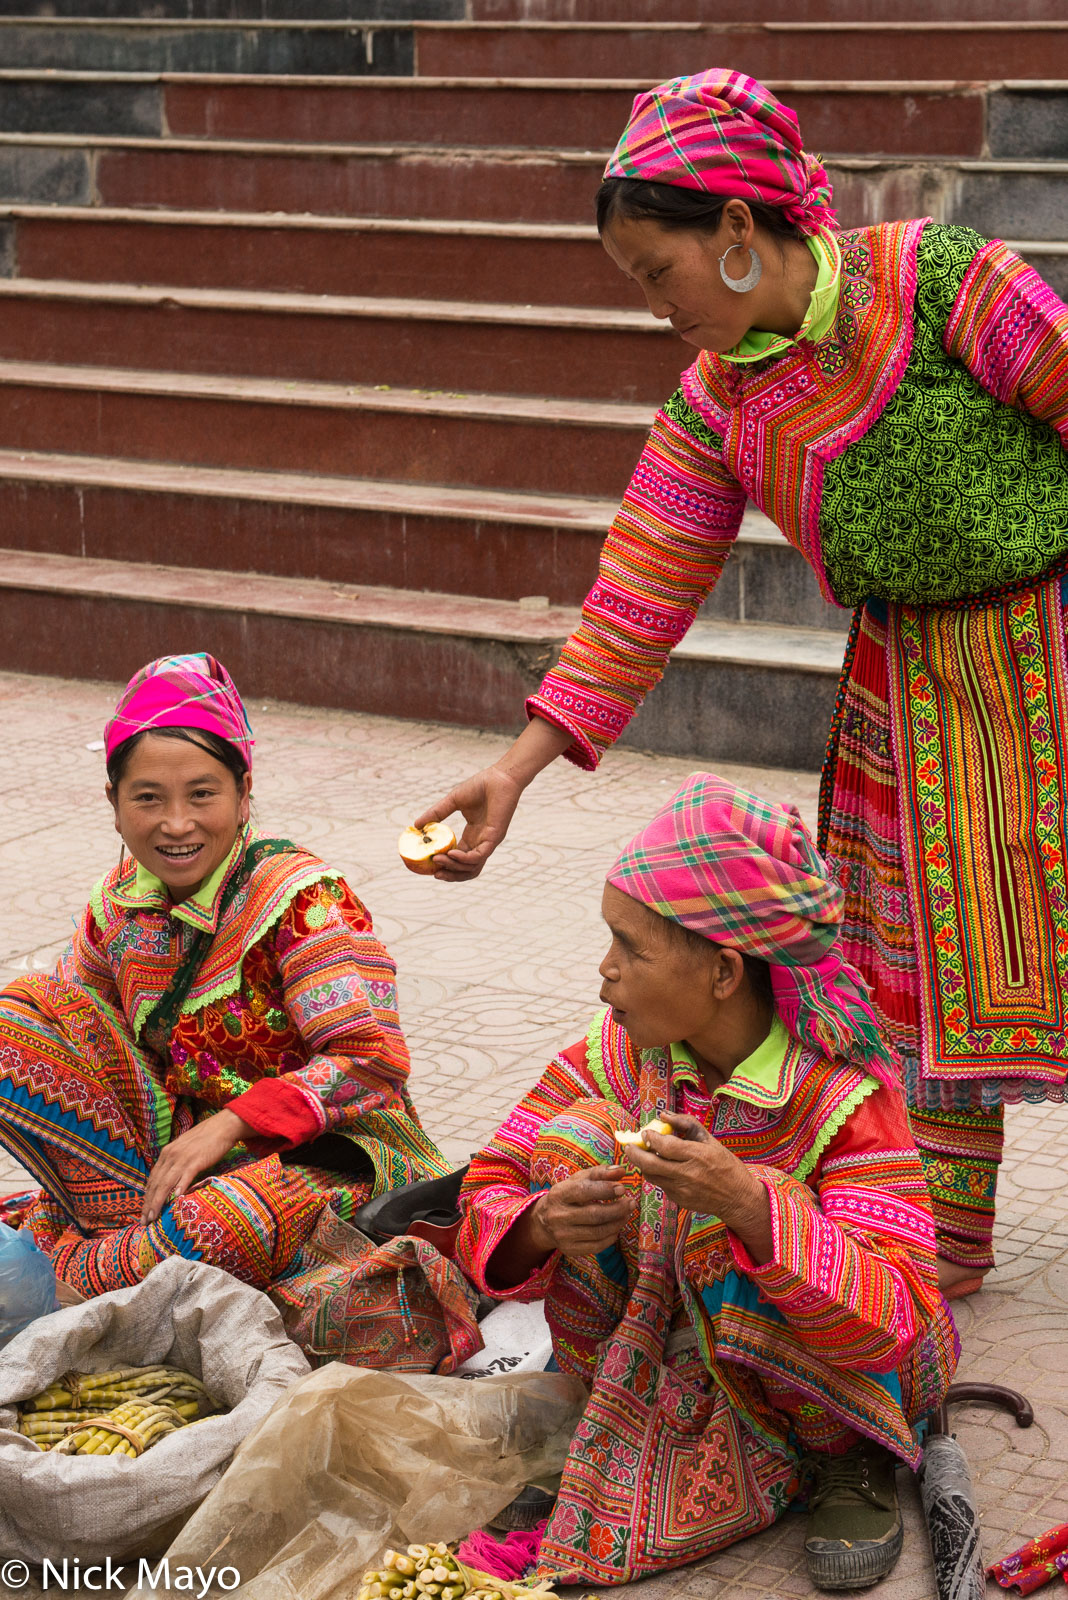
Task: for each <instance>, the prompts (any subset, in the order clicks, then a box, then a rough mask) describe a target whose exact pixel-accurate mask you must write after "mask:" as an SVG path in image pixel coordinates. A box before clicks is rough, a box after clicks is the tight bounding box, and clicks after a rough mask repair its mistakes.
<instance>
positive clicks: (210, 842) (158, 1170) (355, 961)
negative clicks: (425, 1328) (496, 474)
mask: <svg viewBox="0 0 1068 1600" xmlns="http://www.w3.org/2000/svg"><path fill="white" fill-rule="evenodd" d="M105 748H106V757H107V772H108V785H107V796H108V799H109V800H110V802H111V805H112V807H113V809H114V813H115V827H116V829H117V831H118V832H119V833H120V834H121V836H122V839H123V847H124V852H129V855H128V857H127V859H126V860H125V862H123V860H121V859H120V863H119V865H118V866H117V867H115V868H113V869H112V870H111V871H110V872H108V873H107V874H106V875H105V876H104V878H103V879H102V880H101V881H100V882H99V883H98V884H97V886H96V888H95V889H93V891H92V893H91V895H90V897H89V904H88V906H87V907H86V909H85V911H84V913H83V914H82V917H81V920H80V922H79V923H78V925H77V929H76V932H75V934H74V938H73V940H72V942H71V944H70V945H69V946H68V948H67V950H66V951H65V952H64V954H63V955H62V957H61V958H60V960H59V962H58V964H57V966H56V968H55V971H54V972H52V973H51V974H34V975H33V976H31V977H27V978H20V979H18V980H16V981H15V982H14V983H11V984H9V985H8V987H7V988H6V989H5V990H4V992H3V994H2V995H0V1145H3V1146H4V1147H5V1148H6V1149H7V1150H8V1151H9V1152H10V1153H11V1154H12V1155H13V1156H14V1157H15V1158H16V1159H17V1160H19V1161H21V1162H22V1163H23V1164H24V1165H25V1166H26V1167H28V1168H29V1170H30V1171H31V1172H32V1173H33V1174H34V1176H35V1177H36V1178H37V1179H38V1181H39V1182H40V1183H41V1185H42V1186H43V1187H42V1190H41V1192H40V1193H39V1194H37V1195H35V1196H33V1197H32V1198H31V1199H30V1200H29V1202H28V1204H27V1205H25V1206H23V1208H22V1209H21V1210H19V1211H18V1212H17V1220H18V1221H19V1222H20V1223H21V1224H22V1226H24V1227H27V1228H29V1229H30V1231H31V1232H32V1234H33V1237H34V1238H35V1239H36V1241H37V1243H38V1244H39V1245H40V1247H41V1249H42V1250H44V1251H45V1253H46V1254H47V1255H48V1256H49V1257H50V1259H51V1261H52V1263H53V1265H54V1267H55V1270H56V1273H57V1275H58V1277H59V1278H60V1279H61V1280H63V1281H64V1282H65V1283H67V1284H69V1285H71V1286H73V1287H74V1288H75V1289H77V1290H78V1291H80V1292H81V1293H82V1294H83V1295H94V1294H98V1293H101V1292H102V1291H104V1290H108V1289H117V1288H121V1287H123V1286H124V1285H127V1284H133V1283H137V1282H138V1281H139V1280H140V1279H141V1278H142V1277H144V1275H145V1274H146V1273H147V1272H148V1271H150V1269H151V1268H152V1267H153V1266H154V1265H155V1264H156V1263H157V1262H158V1261H160V1260H162V1259H163V1258H164V1257H166V1256H170V1255H181V1256H187V1257H189V1258H190V1259H192V1260H194V1261H207V1262H211V1263H213V1264H214V1265H216V1266H219V1267H224V1268H225V1269H226V1270H227V1271H228V1272H231V1273H233V1275H234V1276H235V1277H237V1278H240V1279H242V1280H243V1281H244V1282H246V1283H251V1284H254V1285H256V1286H257V1287H259V1288H262V1289H267V1288H273V1289H276V1290H278V1291H279V1293H280V1294H281V1297H282V1300H283V1302H286V1303H288V1301H287V1292H288V1291H287V1285H291V1286H295V1287H294V1289H293V1292H294V1293H295V1294H296V1293H299V1292H305V1293H306V1292H307V1290H308V1288H309V1286H310V1279H311V1280H313V1279H314V1272H313V1267H314V1259H312V1260H309V1259H308V1258H306V1257H305V1255H304V1254H303V1251H304V1247H305V1246H306V1245H307V1243H308V1241H309V1240H310V1238H311V1236H312V1233H313V1231H314V1230H315V1229H316V1227H317V1224H318V1223H319V1220H320V1217H321V1216H323V1215H324V1213H326V1212H327V1211H328V1210H329V1211H332V1212H333V1213H334V1214H335V1216H336V1217H338V1218H341V1219H347V1218H348V1217H349V1216H350V1215H351V1213H352V1212H353V1211H354V1210H355V1209H356V1207H358V1206H359V1205H360V1204H362V1203H363V1202H364V1201H365V1200H367V1199H368V1198H369V1197H370V1196H372V1195H373V1194H378V1193H380V1192H382V1191H383V1190H385V1189H389V1188H396V1187H397V1186H399V1185H401V1184H404V1183H408V1182H411V1181H413V1180H414V1179H416V1178H426V1177H437V1176H440V1175H441V1174H443V1173H444V1172H446V1171H447V1170H448V1166H447V1163H446V1162H445V1161H444V1159H443V1158H442V1156H441V1154H440V1153H439V1151H438V1150H437V1148H436V1146H435V1145H434V1144H433V1143H432V1142H431V1140H430V1139H429V1138H428V1137H427V1135H426V1134H425V1133H424V1132H423V1130H422V1128H421V1127H420V1125H419V1121H418V1118H417V1116H416V1114H415V1110H414V1108H413V1106H412V1103H411V1101H410V1099H409V1098H408V1093H407V1089H406V1087H405V1085H406V1080H407V1077H408V1051H407V1047H406V1045H405V1042H404V1036H403V1034H402V1033H401V1029H400V1023H399V1019H398V1016H397V995H396V982H395V968H394V965H393V962H392V960H391V959H390V956H389V954H388V952H387V951H386V950H385V948H384V947H383V945H382V944H381V943H380V942H379V940H378V939H377V937H376V936H375V933H374V930H373V927H372V924H371V918H370V916H369V915H368V913H367V911H366V910H365V909H364V907H363V906H362V905H361V903H360V901H359V900H358V899H357V898H356V896H355V895H354V894H353V893H352V891H351V889H349V887H348V886H347V884H346V883H345V881H344V879H343V878H342V877H341V876H340V875H339V874H338V873H337V872H334V871H332V870H331V869H330V868H329V867H327V866H326V865H325V863H324V862H322V861H320V860H319V859H318V858H317V857H316V856H314V855H311V854H309V853H308V852H307V851H305V850H301V849H298V848H297V846H296V845H293V844H290V843H289V842H288V840H285V839H271V838H261V837H259V836H258V835H257V834H256V833H254V832H253V831H252V829H251V827H250V823H249V804H250V791H251V786H252V776H251V762H252V734H251V730H250V728H249V724H248V719H247V717H246V715H245V708H244V706H243V705H242V702H241V699H240V697H239V695H238V693H237V690H236V689H235V688H234V685H233V683H232V682H231V680H230V677H229V675H228V674H227V672H226V670H225V668H224V667H222V666H220V664H219V663H218V662H217V661H215V660H214V659H213V658H212V657H211V656H207V655H186V656H169V657H164V658H162V659H161V660H159V661H154V662H152V663H151V664H150V665H149V666H147V667H145V668H143V669H142V671H140V672H139V673H138V674H137V675H136V677H134V678H133V679H132V680H131V682H130V684H129V686H128V687H127V689H126V692H125V694H124V695H123V697H122V699H121V700H120V702H119V705H118V708H117V710H116V712H115V715H114V717H113V718H112V720H111V722H110V723H109V724H108V727H107V731H106V740H105ZM335 1231H336V1230H335ZM354 1237H355V1236H354ZM450 1270H452V1271H453V1276H454V1277H455V1279H456V1285H457V1286H458V1287H459V1274H458V1273H455V1271H454V1269H450ZM457 1301H458V1304H457V1306H456V1307H454V1308H453V1310H454V1312H455V1313H456V1314H457V1315H459V1316H460V1317H461V1318H462V1317H463V1316H464V1314H465V1311H464V1304H463V1303H462V1302H463V1293H462V1292H461V1293H458V1295H457ZM387 1310H388V1307H387V1306H386V1305H385V1304H383V1306H382V1312H383V1315H385V1313H386V1312H387ZM327 1320H329V1318H327ZM471 1326H472V1329H473V1326H474V1325H473V1319H471ZM320 1331H322V1330H320ZM328 1335H329V1340H330V1349H331V1353H333V1354H335V1355H336V1356H338V1357H340V1358H341V1359H350V1360H352V1359H358V1358H359V1356H360V1353H361V1352H360V1351H359V1349H356V1350H352V1349H349V1348H347V1347H346V1328H345V1327H343V1326H341V1327H333V1328H332V1329H329V1330H328ZM383 1338H384V1335H383ZM470 1342H471V1341H470V1340H469V1341H468V1343H470ZM477 1344H478V1339H477V1333H476V1334H475V1335H474V1344H473V1346H472V1348H477ZM374 1364H379V1363H378V1362H377V1361H376V1362H375V1363H374Z"/></svg>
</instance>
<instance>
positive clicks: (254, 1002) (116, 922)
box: [57, 831, 445, 1183]
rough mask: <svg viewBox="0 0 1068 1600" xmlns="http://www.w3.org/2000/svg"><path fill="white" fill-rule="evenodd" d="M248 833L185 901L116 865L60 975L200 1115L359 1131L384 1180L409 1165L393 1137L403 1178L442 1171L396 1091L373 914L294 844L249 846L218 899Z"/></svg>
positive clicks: (273, 1135)
mask: <svg viewBox="0 0 1068 1600" xmlns="http://www.w3.org/2000/svg"><path fill="white" fill-rule="evenodd" d="M249 839H250V835H249V833H248V832H247V831H245V832H243V833H242V834H240V835H239V836H238V839H237V841H236V842H235V845H234V848H233V850H232V851H231V853H230V856H229V857H228V859H227V861H226V862H225V863H224V864H223V867H222V868H221V869H220V871H219V872H218V873H217V874H215V875H214V877H213V879H212V880H211V882H210V883H208V884H206V885H204V886H203V887H202V889H201V890H200V891H199V892H198V894H197V895H195V896H193V897H192V898H191V899H190V900H188V901H186V902H184V903H183V904H181V905H173V904H172V903H171V901H170V897H169V895H168V894H167V892H166V890H165V889H164V887H163V885H162V884H161V883H160V882H159V881H158V880H157V879H155V878H153V877H152V876H151V874H149V873H146V872H145V871H144V870H143V869H141V868H138V867H137V864H136V863H135V862H127V863H126V865H125V866H124V867H121V868H114V869H113V870H112V871H111V872H109V873H108V874H107V875H106V876H105V877H104V878H103V879H102V880H101V882H100V883H99V884H97V886H96V888H95V889H94V890H93V892H92V895H91V896H90V900H89V905H88V906H87V908H86V910H85V912H84V914H83V916H82V919H81V923H80V925H79V926H78V928H77V930H76V932H75V935H74V938H73V940H72V942H71V944H70V945H69V947H68V949H67V950H66V952H65V953H64V955H63V956H62V957H61V958H60V961H59V965H58V969H57V976H58V977H60V978H63V979H66V980H67V981H70V982H74V983H77V984H79V985H81V986H82V987H83V988H86V989H89V990H91V991H92V992H93V994H94V996H95V997H96V999H97V1001H98V1003H99V1004H101V1005H103V1006H104V1007H106V1008H107V1009H108V1011H109V1012H111V1013H112V1015H113V1016H115V1015H117V1016H118V1017H119V1018H121V1019H123V1020H124V1023H125V1028H126V1029H127V1030H128V1031H129V1032H130V1033H132V1034H133V1036H134V1038H135V1039H137V1040H138V1042H139V1043H140V1045H141V1047H142V1049H143V1050H144V1051H145V1052H146V1054H147V1056H148V1058H149V1060H150V1062H151V1063H152V1064H153V1073H154V1076H156V1077H157V1078H158V1080H159V1082H160V1084H161V1086H162V1087H163V1088H164V1090H165V1091H166V1093H167V1094H168V1095H169V1096H173V1097H175V1098H176V1099H185V1100H188V1101H190V1102H192V1104H193V1107H194V1110H195V1112H196V1114H197V1115H198V1116H200V1115H207V1114H209V1113H211V1112H213V1111H217V1110H219V1109H221V1108H222V1107H223V1106H228V1107H230V1108H231V1109H232V1110H234V1111H236V1112H237V1114H238V1115H239V1116H240V1117H241V1118H243V1120H244V1121H245V1122H247V1123H249V1124H250V1125H251V1126H252V1128H254V1129H255V1131H256V1133H257V1135H259V1136H260V1137H261V1138H264V1139H267V1140H269V1141H270V1142H271V1144H270V1147H271V1148H273V1149H285V1148H289V1147H293V1146H296V1145H300V1144H303V1143H305V1142H306V1141H309V1140H313V1139H316V1138H318V1137H319V1135H321V1134H323V1133H326V1132H334V1131H337V1132H342V1133H346V1132H348V1133H352V1134H358V1135H359V1136H360V1137H359V1142H360V1143H361V1144H363V1145H364V1146H365V1148H366V1149H367V1150H368V1153H369V1154H370V1155H371V1157H372V1160H373V1161H374V1164H375V1166H376V1168H377V1169H378V1171H379V1173H380V1176H381V1177H383V1178H386V1177H391V1181H396V1182H402V1183H403V1182H407V1181H409V1178H410V1177H411V1176H413V1173H412V1172H411V1171H410V1170H409V1168H408V1166H407V1165H406V1164H405V1165H404V1166H403V1167H402V1168H399V1169H398V1170H397V1171H395V1172H394V1171H393V1168H394V1167H395V1166H396V1161H397V1154H398V1150H397V1147H398V1143H399V1144H400V1145H401V1146H403V1147H404V1148H405V1149H406V1150H407V1154H408V1155H410V1156H411V1157H413V1158H414V1159H415V1160H416V1162H417V1167H416V1170H415V1173H414V1175H416V1176H419V1175H430V1174H433V1173H436V1172H441V1171H444V1170H445V1167H444V1166H443V1165H442V1162H441V1158H440V1155H439V1154H438V1152H437V1150H436V1149H435V1147H434V1146H433V1144H432V1143H431V1141H430V1140H429V1139H428V1138H427V1137H426V1135H425V1134H424V1133H423V1132H422V1130H421V1128H420V1127H419V1123H418V1118H417V1117H416V1114H415V1110H414V1108H413V1106H412V1103H411V1101H410V1099H409V1097H408V1093H407V1089H406V1082H407V1077H408V1049H407V1045H406V1044H405V1041H404V1036H403V1034H402V1032H401V1028H400V1021H399V1018H398V1015H397V990H396V969H395V966H394V963H393V961H392V959H391V957H390V955H389V953H388V951H387V950H386V949H385V947H384V946H383V945H382V944H381V943H380V941H379V940H378V938H377V937H376V936H375V932H374V928H373V926H372V922H371V918H370V915H369V914H368V912H367V911H366V909H365V908H364V906H363V905H362V904H361V903H360V901H359V900H358V899H357V898H356V896H355V895H354V894H353V893H352V891H351V889H350V888H349V887H348V885H347V884H346V883H345V882H344V880H343V879H342V878H341V877H340V875H339V874H337V873H336V872H332V871H331V870H330V868H328V867H327V866H326V865H325V863H323V862H322V861H320V860H319V859H318V858H317V857H316V856H313V855H310V854H308V853H307V852H305V851H303V850H297V849H293V850H287V851H285V852H283V853H280V854H272V855H268V856H266V857H263V858H261V859H260V860H259V861H258V862H257V863H256V865H255V867H254V868H253V870H252V872H251V875H250V876H249V878H248V881H247V883H246V884H245V885H244V886H243V887H242V888H241V889H240V891H239V892H238V894H237V895H236V897H235V898H233V899H232V901H231V902H230V904H229V905H228V906H227V907H226V908H225V909H222V906H223V901H224V897H225V895H226V891H227V888H228V886H229V885H230V884H231V882H232V881H233V879H234V876H235V874H236V873H238V872H239V870H240V868H241V864H242V860H243V857H244V854H245V850H246V848H247V846H248V844H249ZM205 931H207V932H210V933H212V934H213V935H214V937H213V939H212V941H211V944H210V947H209V949H208V951H207V954H206V955H205V957H204V958H203V960H202V961H201V964H200V966H199V968H198V970H197V972H196V974H195V977H194V979H193V983H192V987H191V989H190V991H189V993H188V995H187V996H186V998H185V1000H184V1002H183V1004H182V1007H181V1011H180V1014H179V1016H178V1018H177V1021H176V1023H175V1025H174V1027H173V1030H172V1031H171V1032H170V1034H169V1035H168V1036H166V1037H162V1036H160V1035H159V1033H158V1032H153V1030H152V1027H151V1025H150V1019H151V1013H152V1011H153V1009H154V1007H155V1006H156V1004H157V1002H158V1001H159V1000H160V998H161V996H162V995H163V994H164V992H165V990H166V989H167V986H168V984H169V982H170V981H171V979H172V977H173V975H174V973H175V971H176V969H177V968H178V967H179V965H180V964H181V962H182V960H183V957H184V956H185V955H186V954H187V953H188V951H189V948H190V945H191V943H192V941H193V939H194V938H195V936H196V935H197V934H198V933H203V932H205ZM146 1024H149V1026H147V1027H146ZM409 1147H410V1148H409Z"/></svg>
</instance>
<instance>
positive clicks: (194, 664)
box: [104, 655, 253, 771]
mask: <svg viewBox="0 0 1068 1600" xmlns="http://www.w3.org/2000/svg"><path fill="white" fill-rule="evenodd" d="M153 728H202V729H203V730H204V731H205V732H207V733H217V734H218V735H219V738H220V739H225V740H226V741H227V743H228V744H232V745H235V746H236V747H237V749H238V750H240V752H241V755H242V756H243V758H244V761H245V765H246V767H248V769H249V771H251V770H252V745H253V738H252V729H251V727H250V726H249V720H248V717H247V716H246V714H245V707H244V703H243V702H242V699H241V696H240V695H239V694H238V692H237V690H236V689H235V687H234V681H233V679H232V678H231V676H230V674H229V673H228V672H227V670H226V668H225V667H224V666H223V665H222V663H221V662H220V661H216V659H215V657H214V656H209V655H191V656H160V658H159V660H158V661H150V662H149V664H148V666H147V667H142V668H141V670H140V672H135V673H134V675H133V677H132V678H131V679H130V681H129V683H128V684H127V685H126V688H125V689H124V691H123V693H122V697H121V699H120V700H119V703H118V705H117V706H116V707H115V715H114V716H113V717H112V719H111V721H110V722H109V723H108V725H107V727H106V728H105V730H104V749H105V753H106V756H107V759H108V760H109V761H110V759H111V755H112V752H113V751H114V750H116V749H117V748H118V746H119V745H120V744H122V742H123V740H124V739H131V738H132V737H133V736H134V734H136V733H151V731H152V729H153Z"/></svg>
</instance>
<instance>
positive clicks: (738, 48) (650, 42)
mask: <svg viewBox="0 0 1068 1600" xmlns="http://www.w3.org/2000/svg"><path fill="white" fill-rule="evenodd" d="M658 20H659V19H658ZM1056 20H1063V18H1060V19H1056ZM709 66H723V67H733V68H735V69H736V70H737V71H740V72H747V73H749V74H750V76H751V77H754V78H760V79H767V78H781V79H795V80H796V79H799V78H817V79H821V80H823V81H826V80H828V79H830V80H842V81H848V82H857V81H858V80H864V79H872V80H875V81H878V80H881V79H886V78H897V79H901V78H906V79H913V80H914V79H916V78H918V77H924V78H928V79H939V80H949V81H955V82H960V81H968V82H985V81H987V80H988V79H990V78H991V77H992V76H994V75H995V74H996V76H997V77H998V78H999V79H1004V78H1068V27H1063V28H1059V29H1058V28H1050V29H1036V30H1027V29H1005V30H1004V31H1000V30H999V31H997V32H996V33H988V32H981V31H978V30H971V29H968V28H960V29H947V30H939V29H930V30H923V31H922V32H920V31H913V30H911V29H903V30H900V31H899V30H896V29H885V30H882V29H876V30H873V31H871V32H868V31H865V30H857V29H850V28H847V27H843V28H829V29H826V30H822V29H821V30H819V31H813V32H802V31H799V30H795V29H790V28H784V29H782V30H781V31H780V30H776V31H771V30H768V31H765V30H763V29H762V28H761V27H760V26H759V25H755V24H754V25H751V26H746V25H744V24H738V25H737V26H727V25H724V26H719V27H711V26H710V27H707V28H700V27H698V28H692V29H682V30H680V31H678V32H657V31H653V30H651V29H650V30H643V29H642V28H641V27H640V26H637V27H634V28H629V29H628V28H624V29H619V30H618V31H617V30H611V31H607V32H600V31H597V30H593V29H590V30H583V29H582V27H581V26H576V27H574V28H567V29H551V28H550V29H539V28H529V29H526V28H519V27H508V26H505V27H501V28H494V27H485V28H478V29H463V28H455V29H449V28H435V27H433V26H431V27H425V28H420V29H419V30H417V35H416V71H417V73H418V74H419V75H420V76H421V77H427V78H438V77H449V76H456V77H465V78H466V77H471V78H487V77H507V78H513V77H517V78H588V77H598V78H640V79H642V80H649V79H659V78H670V77H675V76H677V75H679V74H684V73H690V72H700V71H702V70H703V69H704V68H706V67H709Z"/></svg>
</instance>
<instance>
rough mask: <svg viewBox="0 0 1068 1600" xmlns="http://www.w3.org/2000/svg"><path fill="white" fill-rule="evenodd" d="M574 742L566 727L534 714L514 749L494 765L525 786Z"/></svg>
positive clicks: (513, 780)
mask: <svg viewBox="0 0 1068 1600" xmlns="http://www.w3.org/2000/svg"><path fill="white" fill-rule="evenodd" d="M572 743H573V740H572V736H571V734H570V733H569V732H568V731H567V729H566V728H558V727H557V726H556V724H555V723H554V722H547V721H546V720H545V718H544V717H532V718H531V720H530V721H529V722H528V723H527V725H526V727H525V728H524V729H523V732H522V733H521V734H520V735H519V738H518V739H517V740H516V741H515V743H514V744H513V745H512V746H511V748H510V749H508V750H506V751H505V753H504V755H503V756H501V758H500V760H499V761H495V762H494V763H493V764H494V766H495V767H496V768H497V770H498V772H501V773H503V774H504V776H505V777H506V778H510V779H511V780H512V782H513V783H515V784H518V786H519V788H520V789H525V788H526V787H527V785H528V784H530V783H533V781H534V779H535V778H536V777H537V776H538V773H539V772H544V770H545V768H546V767H548V766H551V764H552V763H553V762H554V761H555V760H556V759H557V757H558V756H562V755H563V753H564V751H565V750H566V749H567V748H568V746H569V745H570V744H572Z"/></svg>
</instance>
